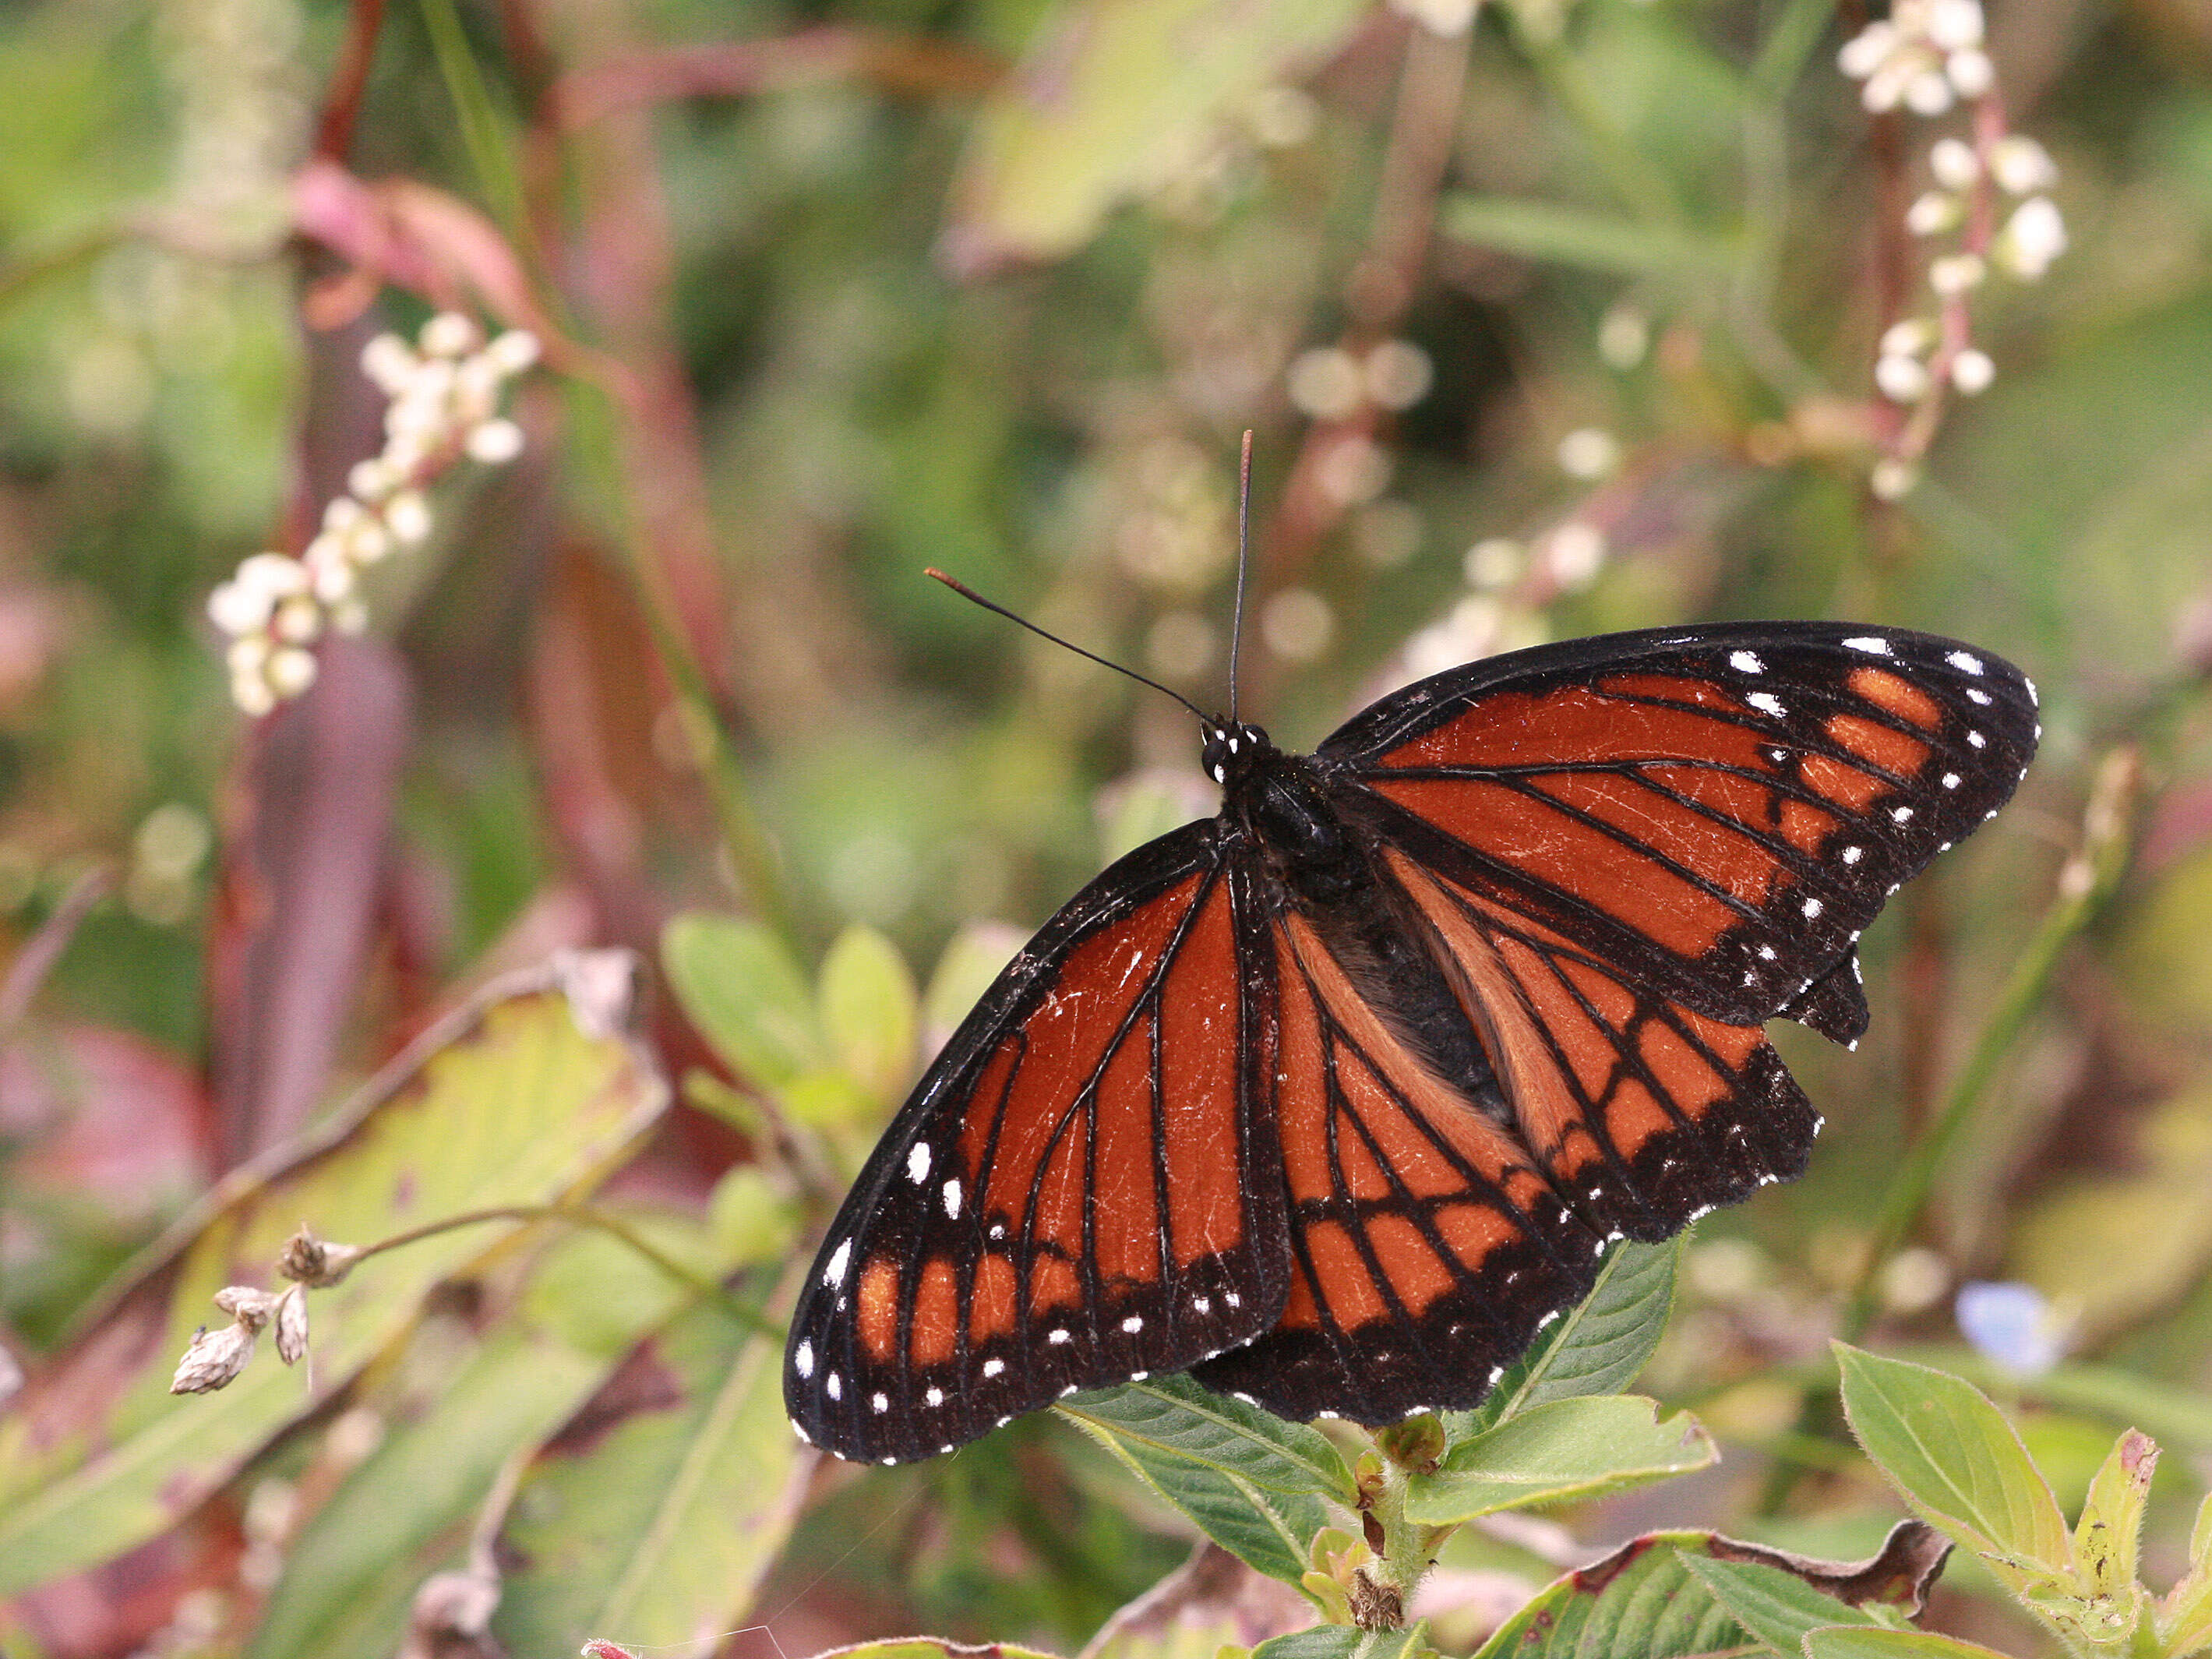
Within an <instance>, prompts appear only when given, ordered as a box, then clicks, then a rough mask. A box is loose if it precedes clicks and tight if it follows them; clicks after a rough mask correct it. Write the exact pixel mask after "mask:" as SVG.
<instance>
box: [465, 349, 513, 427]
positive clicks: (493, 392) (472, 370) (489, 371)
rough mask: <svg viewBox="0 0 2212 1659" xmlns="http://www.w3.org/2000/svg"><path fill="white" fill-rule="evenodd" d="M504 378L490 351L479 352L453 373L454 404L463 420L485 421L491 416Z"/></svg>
mask: <svg viewBox="0 0 2212 1659" xmlns="http://www.w3.org/2000/svg"><path fill="white" fill-rule="evenodd" d="M503 378H504V377H503V376H502V375H501V374H500V372H499V365H498V364H497V363H495V362H493V361H492V359H491V353H489V351H479V352H478V353H477V355H476V356H473V357H471V358H468V359H466V360H465V361H464V362H462V364H461V366H460V367H459V368H457V369H455V370H454V371H453V403H454V404H455V406H456V407H457V408H459V410H460V411H461V413H462V416H463V418H465V419H469V418H473V419H476V420H479V421H480V420H483V419H484V418H485V417H486V416H489V415H490V413H491V412H492V409H493V406H494V405H495V404H497V402H498V401H499V388H500V382H501V380H502V379H503Z"/></svg>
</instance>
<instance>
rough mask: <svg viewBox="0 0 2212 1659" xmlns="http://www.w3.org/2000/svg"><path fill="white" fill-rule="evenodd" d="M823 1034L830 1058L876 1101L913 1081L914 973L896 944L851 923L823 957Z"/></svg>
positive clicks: (886, 1098)
mask: <svg viewBox="0 0 2212 1659" xmlns="http://www.w3.org/2000/svg"><path fill="white" fill-rule="evenodd" d="M820 997H821V1013H822V1033H823V1036H824V1037H825V1038H827V1039H828V1042H829V1055H830V1058H831V1059H832V1060H834V1061H835V1062H836V1064H837V1065H838V1066H841V1067H842V1068H843V1070H844V1071H845V1073H846V1074H847V1075H848V1076H849V1077H851V1078H852V1079H853V1080H854V1082H856V1083H858V1084H859V1085H860V1086H861V1087H862V1088H863V1089H866V1091H868V1092H869V1093H870V1094H872V1095H873V1096H874V1097H876V1099H877V1100H878V1101H891V1100H896V1098H897V1097H899V1096H900V1095H902V1094H903V1093H905V1092H906V1086H907V1085H908V1083H910V1082H912V1081H913V1080H914V1042H915V1018H916V1013H917V1007H918V1002H919V999H918V998H917V997H916V995H915V988H914V975H913V974H912V973H911V972H910V971H908V968H907V965H906V958H905V957H902V956H901V955H900V954H899V953H898V951H897V948H896V946H894V945H892V944H891V942H890V940H889V939H885V938H884V936H883V935H882V934H881V933H878V932H877V931H876V930H875V929H874V928H872V927H863V926H861V925H860V924H859V923H857V922H856V923H854V925H853V926H852V927H848V928H847V929H846V930H845V931H844V932H843V933H840V934H839V935H838V936H837V941H836V944H834V945H831V946H830V947H829V954H828V955H827V956H825V957H823V958H822V984H821V991H820Z"/></svg>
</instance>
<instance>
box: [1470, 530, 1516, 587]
mask: <svg viewBox="0 0 2212 1659" xmlns="http://www.w3.org/2000/svg"><path fill="white" fill-rule="evenodd" d="M1525 568H1528V549H1527V548H1525V547H1523V546H1522V545H1521V544H1520V543H1518V542H1516V541H1515V540H1514V539H1513V538H1511V537H1510V536H1486V537H1485V538H1483V539H1482V540H1480V541H1479V542H1477V543H1476V544H1474V546H1473V547H1470V548H1468V550H1467V556H1466V557H1465V558H1463V559H1462V560H1461V561H1460V569H1461V571H1462V574H1464V575H1465V576H1466V577H1467V585H1468V586H1469V587H1504V586H1510V584H1512V583H1514V582H1516V581H1518V580H1521V573H1522V570H1524V569H1525Z"/></svg>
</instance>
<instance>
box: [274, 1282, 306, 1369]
mask: <svg viewBox="0 0 2212 1659" xmlns="http://www.w3.org/2000/svg"><path fill="white" fill-rule="evenodd" d="M306 1356H307V1291H306V1290H305V1289H304V1288H303V1287H302V1286H301V1285H293V1286H292V1287H291V1288H290V1289H289V1290H288V1291H285V1292H284V1294H283V1295H282V1296H280V1297H277V1298H276V1357H277V1358H279V1359H281V1360H283V1362H284V1363H285V1364H288V1365H296V1364H299V1363H300V1361H301V1359H302V1358H306Z"/></svg>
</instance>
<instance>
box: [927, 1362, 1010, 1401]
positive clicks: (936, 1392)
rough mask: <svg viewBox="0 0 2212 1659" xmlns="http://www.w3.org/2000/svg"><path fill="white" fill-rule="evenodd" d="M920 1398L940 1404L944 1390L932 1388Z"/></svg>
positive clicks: (943, 1399) (943, 1397) (943, 1396)
mask: <svg viewBox="0 0 2212 1659" xmlns="http://www.w3.org/2000/svg"><path fill="white" fill-rule="evenodd" d="M994 1363H995V1362H994ZM922 1398H923V1399H924V1400H926V1401H928V1402H929V1403H930V1404H931V1405H933V1406H942V1405H943V1404H944V1403H945V1390H944V1389H930V1390H929V1392H928V1393H927V1394H925V1395H922Z"/></svg>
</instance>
